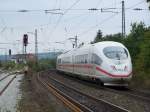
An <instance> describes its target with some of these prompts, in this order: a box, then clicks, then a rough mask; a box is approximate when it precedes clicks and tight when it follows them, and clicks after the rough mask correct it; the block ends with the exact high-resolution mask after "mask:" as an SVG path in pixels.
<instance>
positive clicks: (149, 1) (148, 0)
mask: <svg viewBox="0 0 150 112" xmlns="http://www.w3.org/2000/svg"><path fill="white" fill-rule="evenodd" d="M147 2H148V3H150V0H147ZM149 5H150V4H149ZM149 9H150V6H149Z"/></svg>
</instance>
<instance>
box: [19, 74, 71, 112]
mask: <svg viewBox="0 0 150 112" xmlns="http://www.w3.org/2000/svg"><path fill="white" fill-rule="evenodd" d="M20 89H21V91H22V98H21V100H20V101H19V103H18V112H69V111H70V110H69V109H67V108H65V106H64V104H62V103H61V102H60V101H59V100H58V99H56V98H55V97H54V96H53V95H52V94H50V93H49V92H48V91H47V90H46V89H45V88H43V86H42V85H40V84H39V83H38V82H37V80H36V74H34V75H32V76H31V75H28V76H24V77H23V80H22V83H21V86H20Z"/></svg>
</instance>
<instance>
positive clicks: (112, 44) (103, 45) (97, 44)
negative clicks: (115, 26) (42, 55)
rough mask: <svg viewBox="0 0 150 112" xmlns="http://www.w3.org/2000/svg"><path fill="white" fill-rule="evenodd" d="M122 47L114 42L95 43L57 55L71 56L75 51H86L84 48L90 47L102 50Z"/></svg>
mask: <svg viewBox="0 0 150 112" xmlns="http://www.w3.org/2000/svg"><path fill="white" fill-rule="evenodd" d="M116 45H117V46H122V47H124V45H123V44H121V43H119V42H114V41H102V42H97V43H94V44H88V45H84V46H82V47H80V48H74V49H72V50H70V51H67V52H64V53H62V54H61V55H59V56H58V57H63V56H67V55H68V56H69V55H70V54H72V53H74V52H75V51H77V50H81V49H86V48H89V47H91V46H94V47H96V48H101V49H103V48H104V47H106V46H116Z"/></svg>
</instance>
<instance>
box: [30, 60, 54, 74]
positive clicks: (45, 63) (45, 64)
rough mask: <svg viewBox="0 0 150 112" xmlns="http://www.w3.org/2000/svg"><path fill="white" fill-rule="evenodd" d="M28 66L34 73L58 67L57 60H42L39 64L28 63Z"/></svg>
mask: <svg viewBox="0 0 150 112" xmlns="http://www.w3.org/2000/svg"><path fill="white" fill-rule="evenodd" d="M27 65H28V66H29V68H30V69H32V70H33V71H36V72H38V71H43V70H48V69H54V68H55V67H56V59H41V60H39V61H38V63H35V62H28V63H27Z"/></svg>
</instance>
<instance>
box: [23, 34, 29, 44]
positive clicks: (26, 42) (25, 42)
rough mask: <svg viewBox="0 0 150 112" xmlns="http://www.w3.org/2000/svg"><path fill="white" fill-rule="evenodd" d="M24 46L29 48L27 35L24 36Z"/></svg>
mask: <svg viewBox="0 0 150 112" xmlns="http://www.w3.org/2000/svg"><path fill="white" fill-rule="evenodd" d="M23 44H24V46H27V44H28V35H27V34H24V35H23Z"/></svg>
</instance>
